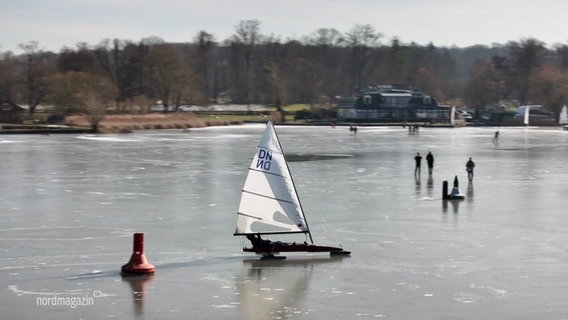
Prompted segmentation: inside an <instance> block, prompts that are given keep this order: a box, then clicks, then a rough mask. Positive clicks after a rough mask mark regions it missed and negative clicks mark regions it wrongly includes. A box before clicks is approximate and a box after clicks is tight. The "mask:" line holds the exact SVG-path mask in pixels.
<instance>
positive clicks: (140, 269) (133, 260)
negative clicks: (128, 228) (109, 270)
mask: <svg viewBox="0 0 568 320" xmlns="http://www.w3.org/2000/svg"><path fill="white" fill-rule="evenodd" d="M155 270H156V268H154V265H153V264H150V263H148V260H147V259H146V256H145V255H144V234H143V233H135V234H134V246H133V249H132V256H130V261H128V263H127V264H125V265H123V266H122V269H121V271H122V273H123V274H127V275H142V274H153V273H154V271H155Z"/></svg>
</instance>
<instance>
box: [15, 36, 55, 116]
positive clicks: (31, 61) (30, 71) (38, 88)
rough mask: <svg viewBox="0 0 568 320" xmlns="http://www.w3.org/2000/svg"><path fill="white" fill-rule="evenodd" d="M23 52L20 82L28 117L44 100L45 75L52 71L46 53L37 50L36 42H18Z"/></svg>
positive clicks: (45, 89)
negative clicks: (23, 60)
mask: <svg viewBox="0 0 568 320" xmlns="http://www.w3.org/2000/svg"><path fill="white" fill-rule="evenodd" d="M20 48H21V49H22V50H23V51H24V52H25V54H24V56H23V57H24V59H25V62H24V64H23V73H22V75H21V83H22V85H23V96H24V100H25V101H26V103H27V104H28V106H29V115H30V117H31V116H32V115H33V113H34V112H35V109H36V107H37V106H38V105H39V104H40V103H41V102H42V101H43V100H44V98H45V95H46V93H47V82H46V78H47V76H48V75H49V74H50V73H52V72H53V70H54V68H53V65H51V64H50V61H49V59H48V57H47V56H46V55H44V54H43V53H42V52H41V51H40V50H38V43H37V42H35V41H31V42H28V43H24V44H20Z"/></svg>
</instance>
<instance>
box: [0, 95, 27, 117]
mask: <svg viewBox="0 0 568 320" xmlns="http://www.w3.org/2000/svg"><path fill="white" fill-rule="evenodd" d="M25 111H26V110H25V109H24V108H22V107H20V106H18V105H16V104H14V103H12V102H11V101H8V100H0V123H22V121H23V118H24V112H25Z"/></svg>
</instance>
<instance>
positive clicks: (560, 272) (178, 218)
mask: <svg viewBox="0 0 568 320" xmlns="http://www.w3.org/2000/svg"><path fill="white" fill-rule="evenodd" d="M263 129H264V125H245V126H231V127H219V128H205V129H198V130H193V131H191V132H190V133H182V132H180V131H149V132H137V133H134V134H130V135H51V136H39V135H37V136H35V135H11V136H10V135H6V136H0V173H1V175H2V177H1V179H0V241H1V243H2V246H1V247H0V300H1V301H2V309H1V310H2V318H5V319H33V318H36V319H112V318H115V319H376V318H384V319H564V318H566V315H567V314H568V303H567V302H566V299H567V297H568V217H567V213H568V210H567V207H568V198H567V195H568V161H567V160H568V132H566V131H561V130H560V129H559V128H500V133H501V135H500V141H499V143H498V144H497V145H494V144H493V143H492V142H491V139H492V137H493V133H494V132H495V130H496V128H457V129H443V128H422V129H421V130H420V132H419V133H418V134H409V133H408V131H407V130H405V129H402V128H398V127H397V128H395V127H361V128H359V131H358V134H357V135H356V136H354V135H351V134H350V133H349V130H348V128H345V127H336V128H331V127H309V126H307V127H292V126H277V131H278V133H279V136H280V140H281V142H282V146H283V148H284V151H285V153H286V154H288V155H290V159H291V160H294V161H291V162H290V168H291V170H292V173H293V175H294V179H295V183H296V185H297V188H298V191H299V193H300V198H301V200H302V202H303V207H304V210H305V212H306V215H307V219H308V222H309V225H310V227H311V229H312V234H313V237H314V240H315V242H316V243H317V244H321V245H337V244H338V243H340V244H341V245H342V246H343V247H344V248H345V249H346V250H350V251H352V256H351V257H346V258H340V259H335V258H329V257H328V256H326V255H310V254H300V255H294V254H288V259H286V260H283V261H258V258H257V257H256V256H254V255H250V254H244V253H242V252H241V248H242V246H243V245H245V244H246V245H248V243H246V242H245V241H244V239H243V238H242V237H233V231H234V228H235V221H236V209H237V206H238V202H239V198H240V190H241V188H242V185H243V183H244V179H245V175H246V169H247V168H248V166H249V164H250V161H251V159H252V156H253V154H254V152H255V151H256V145H257V142H258V141H259V139H260V136H261V134H262V131H263ZM428 151H431V152H432V153H433V154H434V156H435V166H434V173H433V175H432V176H429V175H428V173H427V168H426V163H425V161H423V165H422V174H421V176H420V177H419V178H415V176H414V156H415V154H416V152H420V153H421V154H422V155H423V156H425V155H426V153H427V152H428ZM469 157H472V158H473V160H474V161H475V162H476V169H475V178H474V181H473V183H472V184H468V183H467V178H466V177H467V175H466V172H465V162H466V161H467V159H468V158H469ZM308 160H309V161H308ZM455 175H457V176H458V177H459V181H460V190H461V192H462V193H463V194H465V195H466V199H465V200H463V201H461V202H455V201H454V202H453V201H443V200H442V199H441V198H442V182H443V181H444V180H447V181H449V183H450V187H451V185H452V182H453V179H454V176H455ZM135 232H143V233H144V234H145V253H146V256H147V257H148V259H149V261H150V262H151V263H152V264H154V265H155V266H156V274H155V275H154V276H153V277H149V278H122V277H121V276H120V274H119V271H120V267H121V266H122V265H123V264H125V263H126V262H127V261H128V260H129V258H130V254H131V253H132V235H133V233H135ZM282 240H290V241H304V236H297V237H296V238H294V237H283V238H282ZM54 297H55V298H62V299H59V300H57V299H55V298H54ZM72 301H75V304H76V305H73V302H72Z"/></svg>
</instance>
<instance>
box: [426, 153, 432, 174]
mask: <svg viewBox="0 0 568 320" xmlns="http://www.w3.org/2000/svg"><path fill="white" fill-rule="evenodd" d="M426 161H427V162H428V174H432V170H434V155H433V154H432V152H430V151H428V154H427V155H426Z"/></svg>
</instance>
